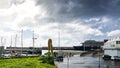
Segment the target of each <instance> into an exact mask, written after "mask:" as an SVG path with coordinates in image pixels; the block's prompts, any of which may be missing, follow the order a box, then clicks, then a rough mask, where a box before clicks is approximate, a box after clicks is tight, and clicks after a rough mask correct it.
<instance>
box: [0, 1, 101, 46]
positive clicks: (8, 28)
mask: <svg viewBox="0 0 120 68" xmlns="http://www.w3.org/2000/svg"><path fill="white" fill-rule="evenodd" d="M18 1H19V0H16V2H18ZM21 1H22V0H21ZM16 2H14V1H13V4H12V5H11V7H10V8H7V9H0V20H1V23H0V24H1V25H0V29H1V31H0V33H1V36H3V37H5V38H6V37H8V41H7V45H6V46H9V45H8V44H10V37H11V35H12V36H15V34H18V36H19V41H18V46H20V30H21V29H24V31H27V30H29V32H28V33H24V46H32V33H31V31H32V30H34V31H35V35H37V36H36V37H37V40H36V41H35V44H36V45H35V46H36V47H38V46H40V45H41V46H47V40H48V38H51V39H52V40H53V45H54V46H58V32H59V29H58V26H60V38H61V46H73V45H79V43H80V42H81V41H82V40H85V37H87V36H89V35H94V36H102V35H103V33H102V32H101V31H100V30H99V29H95V28H92V27H90V26H89V25H83V24H81V23H80V22H82V21H80V20H79V21H76V20H75V21H71V22H69V23H67V22H64V23H60V22H49V21H46V22H45V23H44V22H41V21H36V19H35V17H36V16H39V19H43V18H46V17H51V16H49V15H47V11H46V10H45V9H44V6H41V5H39V6H36V4H35V1H34V0H25V1H24V2H23V3H16ZM98 20H99V19H97V18H93V19H90V21H98ZM28 34H31V36H30V37H29V38H28V37H25V35H28Z"/></svg>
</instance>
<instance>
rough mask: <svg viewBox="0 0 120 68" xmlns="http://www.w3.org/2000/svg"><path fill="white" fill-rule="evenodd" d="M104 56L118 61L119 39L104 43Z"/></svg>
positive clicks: (119, 55) (119, 54) (119, 57)
mask: <svg viewBox="0 0 120 68" xmlns="http://www.w3.org/2000/svg"><path fill="white" fill-rule="evenodd" d="M103 50H104V56H103V58H105V55H108V56H111V58H110V59H112V60H120V37H119V38H115V39H110V40H108V41H107V42H105V43H104V46H103Z"/></svg>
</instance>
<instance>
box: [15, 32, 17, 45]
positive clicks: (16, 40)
mask: <svg viewBox="0 0 120 68" xmlns="http://www.w3.org/2000/svg"><path fill="white" fill-rule="evenodd" d="M16 44H17V34H16V36H15V47H16Z"/></svg>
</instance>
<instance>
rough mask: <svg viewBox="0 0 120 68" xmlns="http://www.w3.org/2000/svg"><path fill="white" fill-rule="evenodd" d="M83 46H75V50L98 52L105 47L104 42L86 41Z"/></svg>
mask: <svg viewBox="0 0 120 68" xmlns="http://www.w3.org/2000/svg"><path fill="white" fill-rule="evenodd" d="M81 44H82V46H74V49H75V50H87V51H88V50H96V49H100V48H101V46H103V45H104V41H95V40H86V41H85V42H83V43H81Z"/></svg>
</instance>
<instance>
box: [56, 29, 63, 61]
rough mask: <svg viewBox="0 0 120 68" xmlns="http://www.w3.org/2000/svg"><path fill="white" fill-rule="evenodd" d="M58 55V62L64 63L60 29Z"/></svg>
mask: <svg viewBox="0 0 120 68" xmlns="http://www.w3.org/2000/svg"><path fill="white" fill-rule="evenodd" d="M58 46H59V48H58V55H57V56H56V61H59V62H62V61H63V54H62V50H61V47H60V29H59V32H58Z"/></svg>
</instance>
